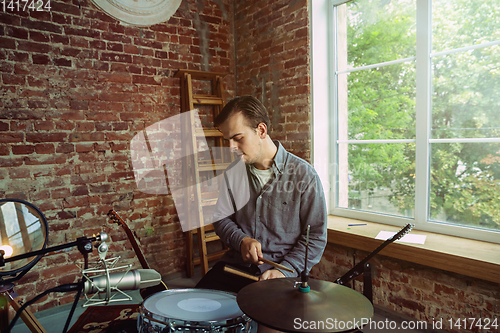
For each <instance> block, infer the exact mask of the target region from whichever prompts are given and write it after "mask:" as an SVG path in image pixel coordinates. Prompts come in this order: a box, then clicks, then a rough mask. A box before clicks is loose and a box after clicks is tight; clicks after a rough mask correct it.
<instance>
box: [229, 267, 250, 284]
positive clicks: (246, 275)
mask: <svg viewBox="0 0 500 333" xmlns="http://www.w3.org/2000/svg"><path fill="white" fill-rule="evenodd" d="M224 271H226V272H228V273H232V274H234V275H239V276H243V277H245V278H247V279H250V280H254V281H259V278H258V277H257V276H253V275H250V274H247V273H245V272H242V271H239V270H237V269H234V268H231V267H228V266H224Z"/></svg>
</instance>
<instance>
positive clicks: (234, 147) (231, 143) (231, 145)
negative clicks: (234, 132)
mask: <svg viewBox="0 0 500 333" xmlns="http://www.w3.org/2000/svg"><path fill="white" fill-rule="evenodd" d="M229 148H231V151H233V152H234V151H237V150H238V145H237V144H236V142H235V141H234V140H229Z"/></svg>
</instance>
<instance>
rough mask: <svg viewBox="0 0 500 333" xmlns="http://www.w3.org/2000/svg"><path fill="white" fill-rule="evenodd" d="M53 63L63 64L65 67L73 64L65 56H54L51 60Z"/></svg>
mask: <svg viewBox="0 0 500 333" xmlns="http://www.w3.org/2000/svg"><path fill="white" fill-rule="evenodd" d="M53 62H54V65H56V66H65V67H71V66H72V65H73V62H72V61H71V59H66V58H55V59H54V60H53Z"/></svg>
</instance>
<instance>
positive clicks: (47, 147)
mask: <svg viewBox="0 0 500 333" xmlns="http://www.w3.org/2000/svg"><path fill="white" fill-rule="evenodd" d="M35 152H36V153H37V154H54V153H55V147H54V145H53V144H48V143H47V144H45V143H42V144H37V145H35Z"/></svg>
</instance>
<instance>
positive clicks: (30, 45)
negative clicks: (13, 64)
mask: <svg viewBox="0 0 500 333" xmlns="http://www.w3.org/2000/svg"><path fill="white" fill-rule="evenodd" d="M0 42H1V40H0ZM17 49H18V50H20V51H27V52H33V53H49V52H50V51H51V50H52V47H51V46H50V45H49V44H42V43H35V42H30V41H19V42H18V48H17Z"/></svg>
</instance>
